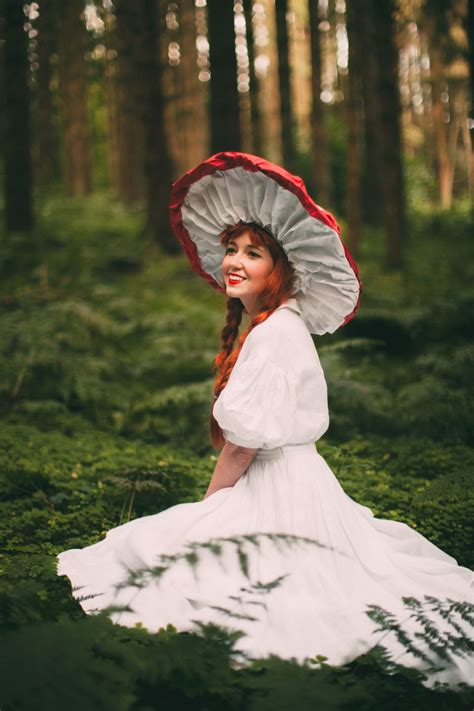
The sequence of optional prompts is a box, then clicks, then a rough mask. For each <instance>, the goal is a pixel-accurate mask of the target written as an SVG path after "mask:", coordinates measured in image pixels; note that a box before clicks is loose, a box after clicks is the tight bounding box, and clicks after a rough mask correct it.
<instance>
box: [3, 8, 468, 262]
mask: <svg viewBox="0 0 474 711" xmlns="http://www.w3.org/2000/svg"><path fill="white" fill-rule="evenodd" d="M3 7H4V11H3V17H2V18H1V22H2V24H1V27H0V50H1V53H2V55H3V56H2V67H3V72H2V75H1V77H0V96H1V97H3V99H2V105H1V107H0V111H1V114H0V116H1V119H2V124H1V128H2V131H1V138H0V140H1V144H2V149H3V151H2V153H3V156H4V160H3V161H2V170H3V172H4V181H3V185H4V189H3V197H4V206H5V223H6V228H7V229H8V230H11V231H14V230H30V229H31V228H32V226H33V224H34V222H35V216H36V211H37V206H36V205H35V196H36V197H37V199H38V200H41V196H43V195H45V194H48V192H50V191H53V190H54V191H63V192H64V194H65V195H68V196H79V195H90V194H94V193H98V192H99V191H103V190H104V189H107V190H110V191H112V193H113V194H114V195H115V196H117V198H118V199H120V201H122V202H123V203H124V204H127V205H133V206H138V207H139V208H140V209H142V210H143V212H144V220H145V225H144V226H145V229H146V232H147V234H148V238H149V239H152V240H155V241H157V242H158V243H159V244H160V245H161V246H162V247H163V249H164V250H165V251H167V252H175V251H176V250H177V244H176V241H175V239H174V238H173V237H172V236H171V234H170V227H169V222H168V214H167V202H168V195H169V190H170V184H171V182H172V180H174V179H175V178H177V177H178V176H179V175H180V174H181V173H183V172H184V171H186V170H188V169H190V168H192V167H193V166H194V165H195V164H197V163H199V162H200V161H201V160H203V159H205V158H206V157H208V156H209V155H211V154H213V153H216V152H217V151H220V150H242V151H246V152H248V153H254V154H256V155H261V156H263V157H265V158H267V159H269V160H271V161H274V162H277V163H280V164H282V165H283V166H284V167H286V168H287V169H288V170H290V171H293V172H296V173H298V174H300V175H302V177H303V178H304V179H305V181H306V182H307V185H308V188H309V190H310V193H311V194H312V196H313V197H314V199H315V201H316V202H318V203H319V204H321V205H323V206H324V207H326V208H327V209H329V210H331V211H334V212H336V213H337V214H338V215H340V216H341V217H343V218H345V220H346V221H347V223H348V224H347V229H346V233H345V236H346V240H347V241H348V242H349V243H350V247H351V249H352V251H353V252H354V253H355V254H356V255H357V252H358V250H359V247H360V240H361V229H362V224H367V225H373V226H380V227H382V228H383V229H384V231H385V234H386V240H387V245H386V253H387V254H386V257H387V261H388V263H389V264H390V265H392V266H397V265H399V264H400V262H401V258H402V252H403V248H402V243H403V240H404V237H405V232H406V212H407V209H409V207H410V205H413V204H423V205H425V206H426V205H439V206H440V207H442V208H444V209H449V208H450V207H451V206H452V205H453V203H456V202H461V201H463V200H464V201H465V200H468V199H469V197H472V194H473V190H474V188H473V181H474V178H473V157H472V156H473V151H472V135H473V131H474V123H473V114H472V108H471V104H470V96H471V94H472V82H473V75H474V71H473V61H474V60H473V49H472V43H471V44H469V38H470V37H471V38H472V28H473V23H474V20H473V13H474V11H473V2H472V0H469V1H468V0H384V2H375V1H374V0H351V2H348V3H346V2H344V0H319V1H318V0H276V2H275V0H262V1H261V2H252V1H251V0H246V1H245V2H233V1H232V0H225V1H224V2H223V1H222V0H208V1H207V2H206V0H179V2H167V1H166V0H136V1H135V2H126V0H115V2H114V3H112V1H111V0H103V1H102V2H100V1H99V0H97V1H96V2H92V0H87V2H84V0H68V2H59V1H58V0H44V2H41V3H31V4H22V3H20V2H17V1H16V0H5V2H4V4H3Z"/></svg>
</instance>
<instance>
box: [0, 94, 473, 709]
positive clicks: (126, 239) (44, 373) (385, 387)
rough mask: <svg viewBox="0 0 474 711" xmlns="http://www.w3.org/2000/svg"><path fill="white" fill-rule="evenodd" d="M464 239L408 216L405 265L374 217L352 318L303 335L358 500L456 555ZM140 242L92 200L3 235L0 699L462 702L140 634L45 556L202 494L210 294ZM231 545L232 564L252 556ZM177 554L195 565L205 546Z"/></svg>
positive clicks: (216, 301)
mask: <svg viewBox="0 0 474 711" xmlns="http://www.w3.org/2000/svg"><path fill="white" fill-rule="evenodd" d="M91 101H93V102H95V103H94V106H95V104H96V103H97V102H96V97H92V99H91ZM94 106H92V109H93V110H94V111H95V110H96V109H95V108H94ZM97 120H98V124H97V125H98V126H99V125H100V117H97ZM330 133H331V140H332V141H333V142H335V144H337V146H338V147H339V148H338V151H339V152H338V151H336V152H334V151H333V155H334V156H336V159H337V160H336V159H335V160H336V163H337V165H336V164H335V165H333V171H336V172H337V170H339V169H340V168H341V166H342V165H343V161H342V158H343V152H344V151H343V148H344V141H345V136H344V134H343V132H342V129H341V126H340V125H339V123H338V122H337V121H336V123H335V124H334V125H333V126H332V127H330ZM339 149H340V150H339ZM305 165H306V168H307V169H308V170H309V167H308V165H307V164H305ZM423 189H425V188H423ZM336 199H337V200H339V201H341V200H343V195H342V194H341V195H339V196H336ZM341 204H342V203H341ZM471 231H472V224H470V222H469V218H468V215H467V213H466V211H465V210H464V209H463V208H459V209H458V210H457V212H451V213H450V214H449V215H446V214H443V213H432V214H426V213H423V211H421V210H419V211H418V212H417V213H416V214H413V216H412V219H411V230H410V240H409V241H408V242H407V248H406V267H405V270H404V271H402V272H386V271H384V270H382V269H381V268H380V264H381V260H382V256H383V253H384V244H383V240H382V235H381V233H379V232H377V231H376V230H372V231H370V230H368V231H367V232H366V235H365V239H364V242H363V245H362V255H361V258H360V267H361V278H362V281H363V283H364V287H365V289H364V294H363V297H362V305H361V310H360V312H359V314H358V316H357V317H356V319H354V320H353V321H351V322H349V323H348V324H347V325H346V326H345V327H344V328H342V329H339V331H338V332H336V333H335V334H331V335H328V336H324V337H322V338H318V339H315V340H316V345H317V348H318V351H319V353H320V356H321V361H322V363H323V366H324V369H325V373H326V376H327V381H328V386H329V388H328V389H329V402H330V414H331V425H330V429H329V431H328V434H327V436H326V437H325V438H324V439H323V440H322V441H320V442H318V445H317V447H318V451H319V452H320V453H321V454H322V455H323V456H324V458H325V459H326V461H327V462H328V464H329V466H330V467H331V469H332V470H333V471H334V473H335V474H336V476H337V477H338V479H339V481H340V482H341V484H342V486H343V488H344V490H345V491H346V493H347V494H348V495H349V496H350V497H352V498H353V499H354V501H356V502H358V503H360V504H361V505H363V506H368V507H369V508H370V509H371V510H372V511H373V513H374V515H375V516H377V517H379V518H388V519H394V520H397V521H400V522H403V523H406V524H408V525H409V526H411V527H412V528H414V529H416V530H418V531H419V532H420V533H422V534H423V535H424V536H426V537H427V538H428V539H429V540H430V541H431V542H433V543H434V544H435V545H438V546H439V547H441V548H442V549H443V550H444V551H445V552H447V553H448V554H450V555H452V556H453V557H454V558H455V559H456V560H457V561H458V562H459V563H460V564H461V565H465V566H467V567H473V566H474V559H473V557H472V549H473V547H472V540H473V538H474V536H473V530H472V526H473V524H472V513H471V512H472V506H473V494H472V492H473V487H472V471H473V460H474V455H473V452H472V449H471V448H470V444H471V441H472V435H473V429H474V413H473V410H472V402H473V398H472V384H473V383H472V365H473V361H474V347H473V345H472V335H471V320H472V308H473V306H474V291H473V289H472V284H474V278H473V277H474V273H473V269H474V267H473V264H474V262H473V260H472V259H471V258H470V255H471V251H472V247H471ZM142 235H143V231H142V216H141V214H140V212H139V211H136V210H130V209H128V210H127V209H125V208H124V207H123V206H121V205H120V204H118V203H117V202H116V201H115V200H114V199H113V197H112V196H111V195H110V194H108V193H104V194H103V195H95V196H92V197H89V198H82V199H78V200H75V201H72V200H67V199H64V197H62V196H53V197H49V196H48V197H46V196H45V197H43V198H42V199H41V202H40V204H39V225H38V228H37V231H36V233H35V235H34V241H33V242H32V241H31V238H29V237H27V236H25V235H10V236H9V238H8V241H7V240H6V239H4V240H0V265H1V266H0V270H1V274H0V275H1V278H2V288H1V293H0V372H1V373H2V376H1V378H0V417H1V418H2V426H1V428H0V551H1V552H0V628H1V629H2V631H3V636H2V638H1V641H0V660H1V661H0V677H1V678H0V704H1V706H2V708H5V709H7V710H8V709H10V708H11V709H21V708H25V709H26V708H28V707H31V699H32V698H34V699H35V700H36V707H37V708H39V709H41V708H45V709H46V708H56V707H58V708H62V707H63V706H65V707H66V706H67V707H68V708H71V709H74V708H81V709H83V708H91V709H94V708H100V709H108V708H110V709H121V708H123V709H145V708H157V707H158V704H159V705H160V706H162V707H163V708H193V709H194V708H203V709H204V708H205V709H221V708H229V709H232V708H235V709H252V711H253V710H255V711H259V710H261V709H262V710H263V709H267V708H272V709H282V710H283V709H286V708H288V707H289V706H290V705H293V704H295V703H296V704H298V705H299V706H301V708H314V707H317V708H321V709H326V708H327V709H333V708H338V709H343V708H346V707H349V706H354V705H356V706H357V708H360V709H373V708H384V709H385V708H387V709H392V708H393V709H398V708H402V707H408V708H417V709H425V708H426V709H433V708H440V709H441V708H443V709H444V708H446V709H448V708H449V709H457V708H472V695H471V697H469V693H470V691H469V690H464V691H462V690H458V692H457V693H454V692H451V691H449V692H448V691H446V690H444V689H439V690H428V689H426V688H424V687H423V686H422V685H421V684H420V678H419V675H418V674H417V673H416V672H415V671H414V670H413V669H397V670H393V668H392V672H390V673H389V671H388V670H389V668H390V664H389V662H388V660H387V659H386V658H385V657H384V654H383V651H382V650H377V649H374V650H372V652H371V653H370V654H367V655H362V656H361V657H359V658H358V659H356V660H354V661H353V662H352V663H351V664H350V665H346V666H345V667H338V668H332V667H330V666H329V665H327V664H326V663H325V660H324V658H323V657H318V656H317V655H315V658H314V660H313V662H312V664H311V665H310V666H309V667H308V668H306V667H303V666H298V665H296V664H293V663H292V662H291V661H284V660H280V659H278V658H276V657H272V658H269V659H267V660H259V661H258V662H255V663H254V664H253V665H251V666H241V665H240V664H239V663H238V662H237V659H236V657H235V655H234V654H233V651H232V650H233V647H234V646H235V641H236V637H232V634H231V633H230V632H229V630H227V631H226V630H225V629H224V628H217V627H212V626H209V627H204V628H203V629H201V632H200V634H199V635H191V634H187V633H180V634H177V633H176V631H173V629H172V628H168V629H167V630H161V631H160V632H159V633H158V634H157V635H152V634H149V633H147V632H146V631H145V630H140V629H133V630H131V629H128V628H123V627H120V626H118V625H112V624H111V622H110V621H109V620H105V619H102V618H101V617H100V616H99V618H97V619H92V618H90V617H85V616H84V613H83V612H82V610H81V609H80V607H79V605H78V603H77V602H76V601H75V600H74V599H73V598H72V597H71V593H70V584H69V583H68V581H67V580H66V579H64V578H60V577H58V576H57V574H56V567H55V555H56V554H57V553H58V552H59V551H61V550H65V549H67V548H73V547H84V546H86V545H89V544H92V543H94V542H96V541H98V540H100V539H101V538H103V537H104V536H105V534H106V532H107V531H108V530H110V529H111V528H113V527H115V526H118V525H120V524H121V523H124V522H126V521H129V520H131V519H133V518H136V517H140V516H145V515H149V514H153V513H156V512H158V511H161V510H163V509H166V508H168V507H170V506H173V505H175V504H179V503H182V502H188V501H196V500H199V499H201V498H202V496H203V494H204V491H205V489H206V487H207V483H208V481H209V478H210V476H211V473H212V469H213V467H214V464H215V461H216V456H215V454H214V452H213V451H212V449H211V447H210V444H209V433H208V419H209V412H210V406H211V402H212V382H213V379H212V372H211V363H212V359H213V357H214V355H215V353H216V351H217V349H218V345H219V332H220V329H221V328H222V326H223V304H222V300H221V297H220V296H219V295H218V294H216V293H214V292H213V291H212V290H211V289H209V287H208V286H207V285H206V284H204V283H203V282H201V281H200V280H199V279H198V277H194V276H192V275H190V271H189V266H188V263H187V261H186V258H185V257H184V256H180V257H173V258H171V257H169V256H166V255H164V254H162V253H161V252H160V250H159V249H158V248H155V247H152V246H150V245H146V244H145V243H144V241H143V236H142ZM448 242H449V244H450V245H455V249H454V248H453V249H451V248H450V249H448V247H447V245H448ZM197 324H199V328H197V327H196V326H197ZM211 543H212V545H214V550H216V551H217V552H219V546H218V544H216V542H215V541H214V542H211ZM236 551H237V554H238V555H239V561H240V563H241V564H242V565H243V566H244V570H245V566H246V564H247V563H248V558H247V557H246V556H247V552H246V551H245V550H243V549H239V548H238V546H237V548H236ZM186 555H187V556H188V558H187V560H188V561H189V562H190V563H192V561H193V560H194V562H195V563H198V561H199V555H198V552H197V550H194V549H192V550H187V551H186ZM171 562H172V561H168V563H171ZM165 563H166V561H165ZM271 582H272V584H273V583H274V584H275V585H277V584H278V580H276V581H271ZM254 592H255V591H254ZM259 592H260V593H264V592H265V590H260V591H259ZM418 612H419V611H418ZM374 614H377V615H379V619H380V624H385V623H386V624H388V625H390V624H391V622H390V619H389V618H388V617H386V616H384V611H380V610H378V611H376V610H374ZM428 631H429V630H428ZM438 641H439V640H438Z"/></svg>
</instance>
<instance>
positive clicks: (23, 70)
mask: <svg viewBox="0 0 474 711" xmlns="http://www.w3.org/2000/svg"><path fill="white" fill-rule="evenodd" d="M4 12H5V219H6V229H7V231H9V232H13V231H23V230H24V231H29V230H31V229H32V227H33V222H34V218H33V187H32V182H33V177H32V164H31V149H30V146H31V133H30V96H29V90H28V59H27V35H26V32H25V31H24V30H23V23H24V22H25V15H24V13H23V3H21V2H18V0H5V3H4Z"/></svg>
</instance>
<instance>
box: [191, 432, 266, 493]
mask: <svg viewBox="0 0 474 711" xmlns="http://www.w3.org/2000/svg"><path fill="white" fill-rule="evenodd" d="M257 452H258V449H248V447H240V446H239V445H237V444H232V442H226V443H225V444H224V446H223V447H222V450H221V453H220V455H219V459H218V460H217V464H216V468H215V469H214V473H213V475H212V479H211V481H210V483H209V486H208V488H207V491H206V493H205V495H204V499H205V498H206V497H208V496H210V495H211V494H213V493H214V492H215V491H218V490H219V489H223V488H224V487H226V486H234V484H235V483H236V482H237V481H238V480H239V479H240V477H241V476H242V474H244V472H246V471H247V469H248V467H249V466H250V464H251V463H252V461H253V459H254V458H255V455H256V454H257Z"/></svg>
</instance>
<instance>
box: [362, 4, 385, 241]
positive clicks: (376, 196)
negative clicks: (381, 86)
mask: <svg viewBox="0 0 474 711" xmlns="http://www.w3.org/2000/svg"><path fill="white" fill-rule="evenodd" d="M357 21H358V28H357V29H358V31H359V33H362V37H363V48H362V52H363V53H364V54H363V57H361V62H362V64H361V66H363V72H362V97H363V106H364V127H363V131H364V153H363V159H362V160H363V165H362V172H363V179H362V204H363V218H364V220H365V221H366V222H367V223H368V224H369V225H372V226H377V227H383V225H384V196H383V190H382V181H381V180H380V176H381V175H382V165H381V145H380V141H381V136H380V134H379V132H378V125H379V117H378V109H379V99H378V95H377V87H378V71H377V65H378V59H377V53H376V47H377V42H378V41H379V39H378V37H377V32H376V29H375V23H374V21H373V14H372V1H371V2H369V3H368V4H367V5H365V8H364V11H362V12H361V13H360V14H359V17H358V20H357Z"/></svg>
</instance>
